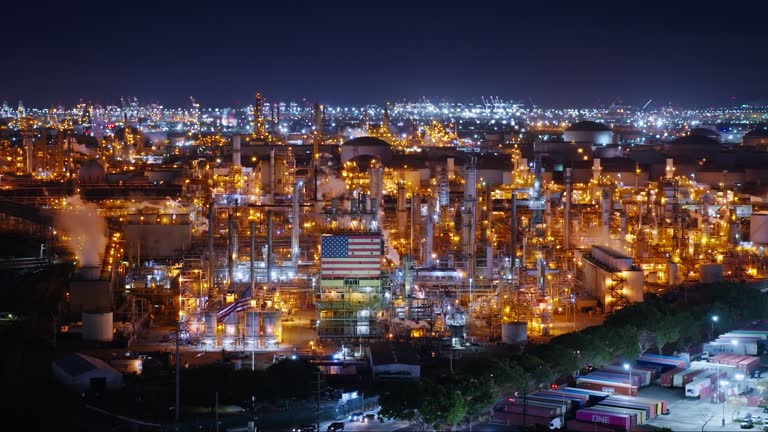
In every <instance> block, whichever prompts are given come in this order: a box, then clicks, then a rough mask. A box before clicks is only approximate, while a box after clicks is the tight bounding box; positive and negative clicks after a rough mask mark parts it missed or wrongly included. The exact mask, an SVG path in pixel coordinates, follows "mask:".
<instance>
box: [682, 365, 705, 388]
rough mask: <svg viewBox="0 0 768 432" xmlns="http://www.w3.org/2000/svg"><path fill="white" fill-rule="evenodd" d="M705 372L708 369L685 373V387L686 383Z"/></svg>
mask: <svg viewBox="0 0 768 432" xmlns="http://www.w3.org/2000/svg"><path fill="white" fill-rule="evenodd" d="M704 372H706V369H698V370H695V371H692V372H689V373H687V374H685V375H683V387H685V385H686V384H688V383H689V382H692V381H693V379H694V378H696V376H697V375H700V374H702V373H704Z"/></svg>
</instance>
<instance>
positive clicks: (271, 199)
mask: <svg viewBox="0 0 768 432" xmlns="http://www.w3.org/2000/svg"><path fill="white" fill-rule="evenodd" d="M274 199H275V148H274V147H273V148H271V149H270V150H269V193H268V194H267V203H269V204H272V203H273V202H275V201H274Z"/></svg>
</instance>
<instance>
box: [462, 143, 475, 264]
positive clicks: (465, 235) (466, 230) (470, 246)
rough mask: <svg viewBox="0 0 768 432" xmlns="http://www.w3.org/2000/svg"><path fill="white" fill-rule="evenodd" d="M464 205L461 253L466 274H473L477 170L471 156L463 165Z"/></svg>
mask: <svg viewBox="0 0 768 432" xmlns="http://www.w3.org/2000/svg"><path fill="white" fill-rule="evenodd" d="M464 173H465V175H464V179H465V181H464V205H463V211H462V234H461V240H462V242H463V246H464V250H463V254H464V256H465V257H466V258H467V259H468V262H467V276H468V277H474V276H475V266H476V262H475V224H476V215H475V213H476V208H475V204H476V202H477V170H476V168H475V159H474V157H471V158H470V160H469V161H468V163H467V164H466V165H465V166H464Z"/></svg>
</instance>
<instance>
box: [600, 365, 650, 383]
mask: <svg viewBox="0 0 768 432" xmlns="http://www.w3.org/2000/svg"><path fill="white" fill-rule="evenodd" d="M600 370H601V371H609V372H616V373H621V374H624V375H629V373H630V372H631V373H632V381H633V384H635V385H637V386H639V387H645V386H647V385H649V384H650V383H651V376H652V375H653V373H652V372H651V370H649V369H639V368H637V367H634V366H633V367H631V368H629V370H627V369H624V366H623V365H614V364H611V365H608V366H605V367H603V368H602V369H600ZM590 375H591V374H590ZM635 377H637V378H635Z"/></svg>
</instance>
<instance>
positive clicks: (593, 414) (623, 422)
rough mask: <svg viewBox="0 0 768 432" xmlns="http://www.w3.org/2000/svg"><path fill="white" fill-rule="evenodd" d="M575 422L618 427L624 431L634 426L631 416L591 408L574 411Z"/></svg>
mask: <svg viewBox="0 0 768 432" xmlns="http://www.w3.org/2000/svg"><path fill="white" fill-rule="evenodd" d="M576 420H582V421H588V422H592V423H596V424H598V425H611V426H619V427H622V428H624V430H628V429H629V428H630V427H631V426H632V425H633V424H635V423H633V420H634V418H633V416H631V415H629V414H626V413H620V412H615V411H614V412H610V411H606V410H601V409H592V408H586V409H580V410H578V411H576Z"/></svg>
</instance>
